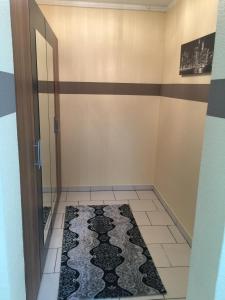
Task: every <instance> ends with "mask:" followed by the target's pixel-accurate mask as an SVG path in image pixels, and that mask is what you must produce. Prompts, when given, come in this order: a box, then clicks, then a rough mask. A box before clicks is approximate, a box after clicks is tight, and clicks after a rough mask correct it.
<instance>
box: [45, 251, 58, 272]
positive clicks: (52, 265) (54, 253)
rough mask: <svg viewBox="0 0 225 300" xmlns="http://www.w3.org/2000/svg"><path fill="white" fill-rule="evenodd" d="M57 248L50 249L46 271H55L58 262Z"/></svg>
mask: <svg viewBox="0 0 225 300" xmlns="http://www.w3.org/2000/svg"><path fill="white" fill-rule="evenodd" d="M56 256H57V249H48V253H47V257H46V262H45V267H44V273H54V271H55V263H56Z"/></svg>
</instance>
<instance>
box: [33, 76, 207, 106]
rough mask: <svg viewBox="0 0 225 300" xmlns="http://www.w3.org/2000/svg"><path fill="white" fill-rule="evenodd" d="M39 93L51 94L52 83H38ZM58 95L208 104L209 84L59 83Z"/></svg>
mask: <svg viewBox="0 0 225 300" xmlns="http://www.w3.org/2000/svg"><path fill="white" fill-rule="evenodd" d="M38 90H39V93H53V92H54V84H53V82H46V81H40V82H39V83H38ZM56 92H58V93H59V94H90V95H140V96H163V97H169V98H175V99H184V100H191V101H200V102H206V103H207V102H208V94H209V84H153V83H152V84H151V83H149V84H148V83H111V82H109V83H107V82H72V81H61V82H59V83H58V84H57V85H56Z"/></svg>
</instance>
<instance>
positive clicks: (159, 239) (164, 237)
mask: <svg viewBox="0 0 225 300" xmlns="http://www.w3.org/2000/svg"><path fill="white" fill-rule="evenodd" d="M140 231H141V234H142V236H143V238H144V240H145V242H146V244H170V243H171V244H172V243H175V240H174V238H173V236H172V234H171V233H170V231H169V229H168V228H167V227H166V226H140Z"/></svg>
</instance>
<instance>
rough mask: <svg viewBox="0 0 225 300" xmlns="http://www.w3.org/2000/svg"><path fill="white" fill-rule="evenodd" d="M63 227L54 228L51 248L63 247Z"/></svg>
mask: <svg viewBox="0 0 225 300" xmlns="http://www.w3.org/2000/svg"><path fill="white" fill-rule="evenodd" d="M62 238H63V229H53V230H52V236H51V239H50V243H49V248H60V247H62Z"/></svg>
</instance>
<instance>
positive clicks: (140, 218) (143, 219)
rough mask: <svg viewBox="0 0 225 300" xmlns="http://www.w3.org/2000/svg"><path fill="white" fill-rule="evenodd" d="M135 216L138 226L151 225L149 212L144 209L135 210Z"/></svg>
mask: <svg viewBox="0 0 225 300" xmlns="http://www.w3.org/2000/svg"><path fill="white" fill-rule="evenodd" d="M133 215H134V218H135V220H136V223H137V225H138V226H141V225H151V223H150V221H149V218H148V216H147V214H146V213H145V212H143V211H134V212H133Z"/></svg>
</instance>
